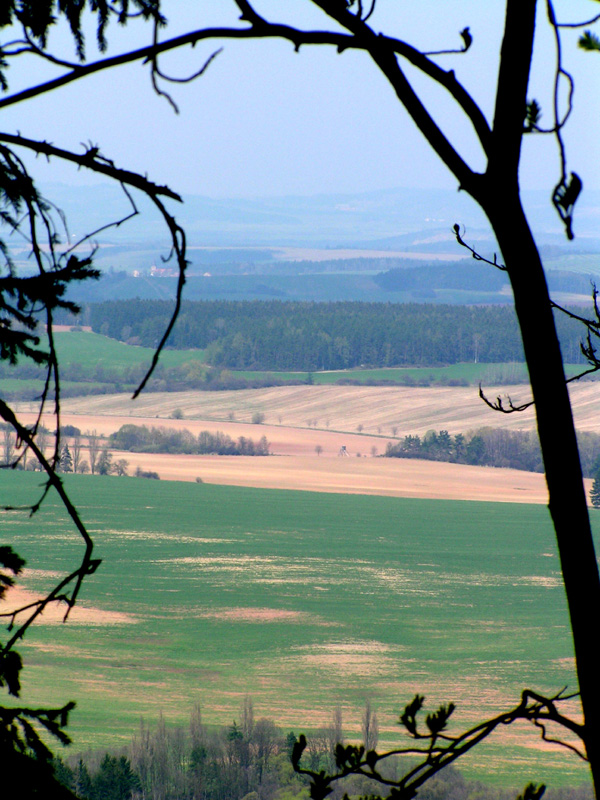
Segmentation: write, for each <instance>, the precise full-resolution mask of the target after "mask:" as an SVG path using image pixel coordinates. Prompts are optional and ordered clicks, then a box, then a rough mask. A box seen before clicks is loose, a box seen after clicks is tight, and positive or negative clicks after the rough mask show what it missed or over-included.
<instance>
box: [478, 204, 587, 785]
mask: <svg viewBox="0 0 600 800" xmlns="http://www.w3.org/2000/svg"><path fill="white" fill-rule="evenodd" d="M511 194H512V196H510V197H507V193H501V194H500V195H499V193H498V192H496V193H493V196H492V193H491V192H490V196H488V198H487V202H486V201H485V200H484V202H483V203H482V205H483V207H484V210H485V211H486V213H487V215H488V218H489V220H490V222H491V224H492V228H493V230H494V232H495V234H496V237H497V240H498V244H499V245H500V249H501V251H502V256H503V259H504V263H505V265H506V268H507V270H508V275H509V278H510V281H511V284H512V288H513V293H514V302H515V311H516V314H517V318H518V320H519V325H520V328H521V335H522V339H523V348H524V351H525V359H526V361H527V366H528V369H529V377H530V381H531V389H532V392H533V398H534V401H535V411H536V419H537V428H538V434H539V439H540V446H541V450H542V456H543V459H544V467H545V472H546V482H547V484H548V492H549V509H550V514H551V517H552V522H553V524H554V530H555V532H556V539H557V543H558V552H559V556H560V561H561V568H562V575H563V581H564V587H565V592H566V596H567V603H568V608H569V614H570V618H571V629H572V632H573V643H574V650H575V658H576V668H577V677H578V680H579V689H580V692H581V703H582V707H583V713H584V718H585V735H584V741H585V746H586V750H587V756H588V759H589V761H590V767H591V770H592V777H593V780H594V784H595V788H596V796H597V797H600V679H599V676H598V668H597V656H596V652H595V650H596V638H597V637H596V635H595V631H594V630H593V628H592V626H591V625H590V620H595V619H597V615H598V612H599V611H600V579H599V575H598V565H597V562H596V554H595V551H594V543H593V539H592V532H591V527H590V520H589V515H588V509H587V501H586V494H585V487H584V485H583V476H582V472H581V463H580V460H579V450H578V447H577V439H576V435H575V427H574V423H573V414H572V410H571V402H570V398H569V393H568V390H567V384H566V380H565V374H564V368H563V361H562V355H561V351H560V346H559V342H558V337H557V334H556V327H555V323H554V316H553V311H552V307H551V304H550V297H549V293H548V286H547V284H546V278H545V274H544V269H543V266H542V262H541V259H540V256H539V253H538V250H537V247H536V244H535V241H534V239H533V236H532V233H531V230H530V228H529V224H528V222H527V219H526V217H525V213H524V211H523V208H522V206H521V202H520V199H519V195H518V189H517V190H516V191H514V192H512V193H511Z"/></svg>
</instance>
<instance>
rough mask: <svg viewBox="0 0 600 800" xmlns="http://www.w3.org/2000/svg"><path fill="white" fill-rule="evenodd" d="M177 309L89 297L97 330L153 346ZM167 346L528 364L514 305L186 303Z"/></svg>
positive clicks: (233, 356)
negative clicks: (525, 360) (170, 315)
mask: <svg viewBox="0 0 600 800" xmlns="http://www.w3.org/2000/svg"><path fill="white" fill-rule="evenodd" d="M170 313H171V305H170V304H169V303H167V302H164V301H154V300H138V301H113V302H107V303H98V304H92V305H90V306H89V316H90V323H91V326H92V329H93V330H94V331H95V332H96V333H102V334H105V335H106V336H110V337H111V338H115V339H119V340H121V341H129V342H131V343H133V344H140V345H144V346H147V347H152V346H154V344H155V343H156V342H157V341H158V337H159V335H160V332H161V331H162V330H163V329H164V325H165V323H166V321H167V320H168V318H169V314H170ZM557 321H558V324H559V333H560V336H561V339H562V342H563V349H564V351H565V354H566V359H567V360H568V361H571V362H575V363H577V362H579V361H580V360H581V359H582V355H581V350H580V342H581V336H582V331H581V327H580V326H579V325H577V323H576V322H575V321H574V320H572V319H568V318H566V317H564V315H560V316H559V317H558V318H557ZM169 346H170V347H173V348H174V349H190V348H199V349H204V348H206V351H207V352H206V360H207V361H208V363H209V364H212V365H213V366H216V367H227V368H231V369H257V370H259V369H260V370H303V371H308V370H321V369H347V368H351V367H358V366H361V365H365V366H372V367H374V366H376V367H391V366H401V365H411V366H436V365H441V364H456V363H460V362H468V361H481V362H509V361H523V358H524V356H523V346H522V344H521V338H520V334H519V328H518V325H517V321H516V317H515V312H514V309H513V308H512V307H511V306H446V305H435V306H432V305H424V304H417V303H410V304H393V303H357V302H339V303H308V302H307V303H304V302H302V303H295V302H282V301H271V300H269V301H247V302H227V301H198V302H184V303H183V304H182V310H181V314H180V317H179V320H178V323H177V327H176V329H175V330H174V332H173V334H172V336H171V338H170V339H169Z"/></svg>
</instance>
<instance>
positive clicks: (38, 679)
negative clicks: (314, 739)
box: [0, 472, 587, 785]
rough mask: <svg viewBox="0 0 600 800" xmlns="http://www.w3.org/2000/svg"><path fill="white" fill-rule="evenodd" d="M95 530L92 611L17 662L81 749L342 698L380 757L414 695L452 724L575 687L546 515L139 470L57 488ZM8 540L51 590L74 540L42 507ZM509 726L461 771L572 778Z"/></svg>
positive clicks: (497, 777) (306, 714) (299, 726)
mask: <svg viewBox="0 0 600 800" xmlns="http://www.w3.org/2000/svg"><path fill="white" fill-rule="evenodd" d="M39 482H40V477H39V475H37V476H36V475H35V474H30V473H27V474H25V473H6V472H3V473H2V474H1V475H0V503H1V504H3V505H4V504H6V503H9V502H10V503H11V504H12V505H17V504H19V503H22V502H26V501H27V500H28V499H29V500H30V501H31V499H32V498H33V497H34V495H35V491H36V486H38V484H39ZM65 482H66V484H67V488H68V489H69V490H70V492H71V494H72V497H73V499H74V500H75V502H76V505H77V507H78V509H79V511H80V512H81V513H82V515H83V517H84V519H85V520H86V522H87V524H88V526H89V528H90V530H91V532H92V533H93V534H94V537H95V540H96V545H97V556H98V557H100V558H102V559H103V564H102V565H101V567H100V569H99V570H98V572H97V573H96V574H95V575H93V576H91V577H89V578H88V579H87V581H86V584H85V588H84V593H83V596H82V603H81V605H82V606H86V607H90V608H92V607H93V608H95V609H97V611H98V613H96V615H95V616H94V615H92V617H91V618H85V617H82V618H81V619H79V620H78V619H77V617H76V616H74V617H73V619H72V621H71V622H69V623H68V624H67V625H64V626H63V625H61V624H48V623H45V622H42V624H38V625H37V626H36V627H35V629H34V630H32V631H30V633H29V634H28V636H27V639H26V642H25V644H24V645H22V646H21V647H20V648H19V649H20V650H21V652H22V654H23V656H24V660H25V664H26V668H25V671H24V681H23V685H24V695H23V700H24V701H25V702H28V703H32V704H38V703H48V702H51V703H53V704H62V703H64V702H66V701H67V700H69V699H76V700H77V704H78V707H77V709H76V711H75V713H74V714H73V716H72V722H71V726H70V727H71V734H72V735H73V736H74V738H75V742H76V744H75V747H76V748H85V747H87V746H91V747H114V746H118V745H119V744H120V743H122V742H123V741H124V740H126V739H128V738H129V737H130V736H131V734H132V733H133V732H134V731H135V730H136V728H137V726H138V723H139V719H140V717H144V718H145V719H146V720H147V721H149V722H152V721H154V720H155V719H156V718H157V716H158V714H159V712H160V711H162V712H163V713H164V715H165V717H166V718H167V720H168V721H170V722H181V723H182V724H185V721H186V718H187V715H188V713H189V710H190V708H191V706H192V705H193V703H195V702H199V703H200V704H201V705H202V708H203V717H204V718H205V719H206V721H207V722H214V723H225V724H228V723H230V722H231V720H232V719H234V718H236V717H237V716H238V712H239V708H240V704H241V700H242V698H243V696H244V695H245V694H250V695H251V696H252V698H253V701H254V706H255V711H256V714H257V715H258V716H269V717H271V718H273V719H274V720H275V721H276V722H277V723H278V724H279V725H281V726H282V727H283V728H284V729H287V730H294V731H295V732H296V733H298V732H299V731H300V730H305V731H309V730H311V729H313V730H314V729H316V728H318V727H320V726H324V725H327V724H328V723H329V721H330V718H331V712H332V709H333V708H334V707H335V706H336V705H338V704H339V705H340V706H341V707H342V709H343V713H344V729H345V733H346V735H347V736H348V737H349V738H351V739H352V738H354V739H357V738H358V735H359V730H360V717H361V711H362V707H363V706H364V702H365V700H366V699H367V698H368V699H370V700H371V702H372V704H373V706H374V707H375V708H376V709H377V711H378V715H379V723H380V731H381V737H380V746H381V745H382V744H385V743H386V742H387V743H388V744H390V743H392V742H397V741H398V740H399V736H398V731H399V728H398V727H397V725H396V724H395V722H396V720H397V718H398V712H399V711H400V710H401V709H402V708H403V706H404V705H405V704H406V702H408V701H409V700H410V699H411V698H412V697H413V695H414V694H415V693H416V692H420V693H422V694H425V696H426V698H427V708H428V709H429V710H433V708H434V707H436V705H437V704H439V703H441V702H447V701H449V700H453V701H454V702H456V704H457V706H458V709H457V711H456V712H455V721H454V726H453V729H454V730H455V731H456V730H462V729H464V728H465V727H467V726H470V725H471V724H473V723H475V722H476V721H478V720H480V719H481V718H483V717H485V716H493V715H495V714H496V713H499V712H500V711H502V710H505V709H508V708H510V707H512V706H513V705H515V704H516V703H517V701H518V699H519V697H520V692H521V690H522V689H523V688H524V687H525V686H527V687H529V688H534V689H537V690H539V691H541V692H545V693H553V692H556V691H558V690H559V689H560V688H561V687H563V686H564V685H565V684H568V685H569V686H570V687H574V686H575V675H574V670H573V664H572V650H571V643H570V634H569V625H568V619H567V612H566V608H565V601H564V595H563V590H562V585H561V581H560V575H559V565H558V560H557V557H556V553H555V545H554V540H553V534H552V529H551V526H550V523H549V519H548V514H547V511H546V509H544V508H543V507H541V506H530V505H518V506H516V505H510V504H507V503H503V504H491V503H474V502H458V501H455V502H445V501H435V500H406V499H396V498H385V497H371V496H357V495H334V494H321V493H318V494H317V493H310V492H293V491H281V490H258V489H250V488H238V487H225V486H214V485H205V484H200V485H197V484H189V483H185V484H184V483H175V482H157V481H144V480H140V479H133V478H115V477H106V478H102V477H98V476H94V477H92V476H67V477H66V479H65ZM2 516H3V520H2V523H3V535H2V540H3V541H4V542H8V543H11V544H13V545H14V546H15V547H16V549H17V551H18V552H19V553H20V554H21V555H23V556H24V557H25V558H26V559H27V562H28V572H27V574H26V575H25V577H24V581H23V583H24V585H25V587H26V588H28V589H34V590H46V589H48V588H49V586H50V585H51V582H52V580H53V579H55V578H56V576H58V575H62V574H64V573H65V572H66V571H67V570H69V569H70V568H71V566H72V563H73V561H74V560H75V559H76V558H77V557H78V555H79V554H80V552H81V545H80V544H79V541H78V539H77V536H76V535H75V533H74V532H73V531H72V527H71V526H70V525H69V523H68V520H67V519H66V515H65V513H64V511H63V510H62V508H61V507H60V506H59V505H58V503H57V502H56V501H55V500H54V499H53V498H49V499H48V501H47V502H46V503H45V504H44V506H43V508H42V510H41V512H40V513H39V514H38V515H37V516H36V517H34V518H33V519H31V520H30V519H28V518H27V516H26V515H25V514H21V513H19V512H4V513H3V514H2ZM539 744H540V742H539V737H538V736H537V735H536V734H535V732H534V731H529V730H528V729H527V728H525V727H521V728H518V727H516V726H515V727H513V728H507V729H505V730H502V731H501V732H500V733H499V734H497V735H496V737H495V739H493V740H490V743H489V744H484V745H482V746H480V747H478V748H476V749H475V751H474V752H473V754H472V755H470V756H468V757H467V759H465V760H464V761H462V762H461V764H460V768H461V769H462V770H464V771H465V772H466V773H468V774H470V775H471V776H474V777H479V778H481V779H485V780H494V781H497V782H499V783H502V784H508V785H520V784H522V783H523V780H536V781H541V780H548V781H551V782H552V783H555V784H556V783H565V782H569V783H578V782H581V781H584V780H586V779H587V772H586V769H585V766H584V765H583V764H582V763H581V762H580V761H578V759H577V758H576V757H575V756H573V755H570V754H568V753H566V752H565V751H563V750H560V749H557V748H555V747H552V748H549V749H548V747H546V749H545V750H543V749H541V748H540V747H539Z"/></svg>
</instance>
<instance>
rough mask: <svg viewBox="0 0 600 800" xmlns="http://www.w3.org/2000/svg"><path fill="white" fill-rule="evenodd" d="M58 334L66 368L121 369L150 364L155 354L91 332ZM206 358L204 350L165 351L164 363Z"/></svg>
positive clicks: (150, 350)
mask: <svg viewBox="0 0 600 800" xmlns="http://www.w3.org/2000/svg"><path fill="white" fill-rule="evenodd" d="M54 336H55V340H56V349H57V352H58V360H59V362H60V364H61V366H63V367H65V366H70V365H72V364H87V363H90V364H94V365H95V366H96V365H102V366H106V367H111V368H115V369H118V368H123V367H133V366H137V365H140V364H150V362H151V360H152V356H153V355H154V350H153V349H152V348H151V347H132V346H131V345H127V344H124V343H123V342H118V341H117V340H116V339H109V338H108V336H101V335H100V334H99V333H91V332H89V331H59V332H57V333H55V334H54ZM203 358H204V351H203V350H165V351H164V352H163V353H162V355H161V363H163V364H164V366H165V367H177V366H179V365H180V364H184V363H186V362H188V361H202V360H203Z"/></svg>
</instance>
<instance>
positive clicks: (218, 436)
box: [109, 424, 270, 456]
mask: <svg viewBox="0 0 600 800" xmlns="http://www.w3.org/2000/svg"><path fill="white" fill-rule="evenodd" d="M109 442H110V444H111V445H112V446H113V447H114V448H115V449H117V450H129V451H131V452H134V453H184V454H190V455H208V454H215V455H220V456H268V455H269V448H270V445H269V442H268V441H267V437H266V436H261V438H260V439H259V440H258V441H257V442H255V441H254V439H252V438H250V437H247V436H240V437H239V438H238V439H237V441H234V440H233V439H232V438H231V436H228V435H227V434H226V433H223V432H222V431H217V432H216V433H211V432H210V431H200V433H199V434H198V436H194V434H193V433H191V432H190V431H189V430H187V428H184V429H183V430H182V429H173V428H163V427H154V426H152V427H150V428H149V427H148V426H147V425H132V424H126V425H122V426H121V427H120V428H119V430H118V431H117V432H116V433H111V435H110V436H109Z"/></svg>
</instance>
